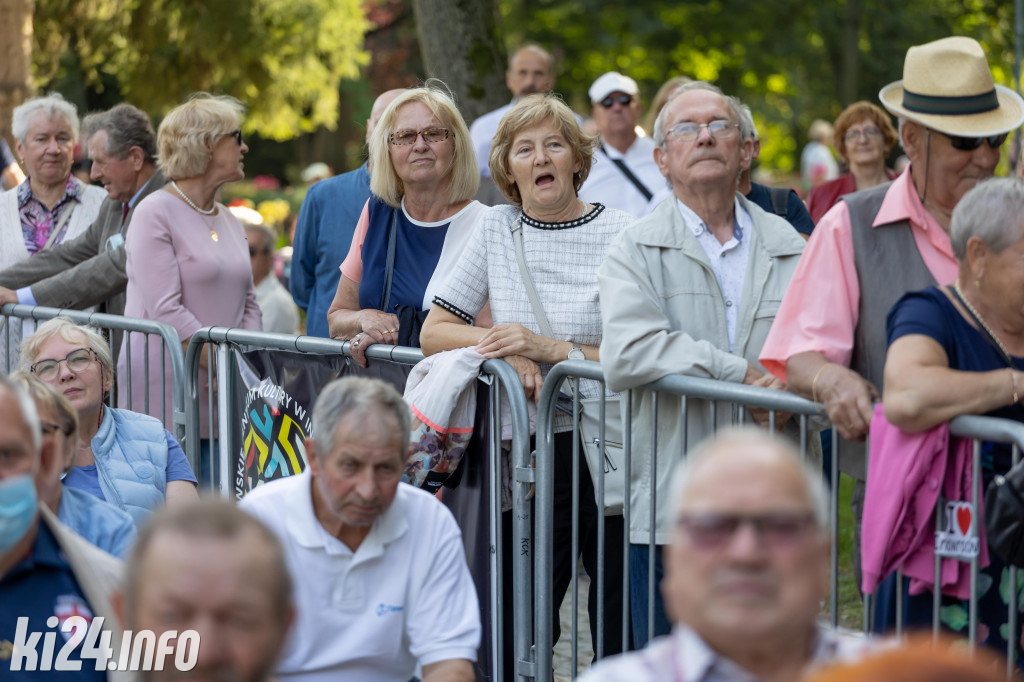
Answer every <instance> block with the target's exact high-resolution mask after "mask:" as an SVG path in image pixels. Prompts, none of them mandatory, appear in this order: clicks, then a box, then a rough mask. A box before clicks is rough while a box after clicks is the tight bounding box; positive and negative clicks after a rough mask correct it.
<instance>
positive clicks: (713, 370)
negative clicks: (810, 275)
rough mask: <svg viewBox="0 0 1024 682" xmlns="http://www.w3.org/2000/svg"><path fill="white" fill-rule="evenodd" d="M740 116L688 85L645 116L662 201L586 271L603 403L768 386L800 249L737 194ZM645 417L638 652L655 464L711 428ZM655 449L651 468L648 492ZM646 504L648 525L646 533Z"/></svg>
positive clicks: (633, 533)
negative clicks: (610, 394)
mask: <svg viewBox="0 0 1024 682" xmlns="http://www.w3.org/2000/svg"><path fill="white" fill-rule="evenodd" d="M741 107H742V104H741V103H740V102H739V100H737V99H736V98H734V97H727V96H725V95H724V94H723V93H722V92H721V90H719V89H718V88H716V87H715V86H713V85H710V84H708V83H704V82H695V83H688V84H686V85H683V86H681V87H680V88H679V89H678V90H677V91H676V93H675V94H673V95H672V98H671V99H669V101H668V103H667V104H666V105H665V108H664V109H662V111H661V113H660V114H659V115H658V119H657V121H656V122H655V125H654V140H655V142H656V143H657V144H658V146H657V147H656V148H655V150H654V158H655V159H656V160H657V163H658V167H659V169H660V171H661V174H662V175H664V176H665V177H666V178H668V180H669V182H670V183H671V185H672V191H673V196H672V197H670V198H669V199H666V200H665V201H663V202H662V203H661V204H660V205H659V206H658V207H657V208H656V209H655V210H654V212H653V213H651V214H650V215H648V216H647V217H645V218H642V219H641V220H639V221H637V222H636V223H634V224H633V225H631V226H630V227H628V228H626V229H625V230H623V231H622V232H621V233H620V234H619V236H618V237H617V238H616V240H615V241H614V242H612V245H611V247H610V248H609V250H608V254H607V256H606V257H605V260H604V263H603V264H602V265H601V269H600V270H599V273H598V278H599V280H598V281H599V285H600V297H601V317H602V321H603V324H604V336H603V338H602V341H601V364H602V367H603V369H604V372H605V377H606V380H607V382H608V387H609V388H610V389H611V390H613V391H621V390H624V389H628V388H635V387H637V386H643V385H644V384H647V383H650V382H652V381H656V380H658V379H660V378H662V377H664V376H667V375H670V374H687V375H690V376H698V377H707V378H712V379H717V380H719V381H734V382H742V383H745V384H752V385H757V386H775V387H781V383H780V382H778V381H777V380H775V379H774V378H773V377H771V376H770V375H766V374H765V373H764V371H763V370H762V369H761V367H760V366H759V365H758V363H757V355H758V353H760V352H761V345H762V343H763V342H764V338H765V336H767V334H768V330H769V328H770V327H771V323H772V318H773V317H774V314H775V310H776V308H778V304H779V301H780V300H781V299H782V295H783V293H784V292H785V291H786V287H787V286H788V284H789V280H790V277H791V276H792V274H793V272H794V271H795V270H796V265H797V261H798V260H799V258H800V254H801V253H802V252H803V249H804V240H803V238H802V237H801V236H800V235H799V233H797V232H796V230H794V229H793V227H792V226H791V225H790V224H789V223H787V222H786V221H785V220H783V219H782V218H780V217H779V216H776V215H773V214H769V213H768V212H766V211H764V210H763V209H761V208H760V207H758V206H757V205H756V204H754V203H753V202H751V201H750V200H748V199H747V198H745V197H744V196H743V195H741V194H739V193H738V192H737V188H738V183H739V176H740V171H741V170H742V169H744V168H747V167H749V165H750V161H751V157H752V155H753V141H752V137H751V135H750V134H749V132H748V131H747V130H745V127H746V126H745V123H744V120H745V119H744V118H743V116H742V109H741ZM654 409H655V403H654V400H653V395H652V394H651V393H649V392H644V393H642V394H641V395H640V396H639V398H638V399H634V401H633V418H634V421H633V431H632V434H633V459H632V465H633V470H632V472H631V476H632V484H631V488H630V493H631V496H630V510H631V513H630V542H631V543H633V544H632V547H631V549H630V556H631V561H630V583H631V586H630V589H631V599H630V605H631V607H632V614H633V632H634V642H635V643H636V644H637V645H638V646H640V645H642V644H643V643H644V642H645V641H646V640H647V634H648V627H649V620H648V609H647V601H648V570H649V568H652V569H653V571H654V573H655V579H656V580H660V572H661V568H660V563H661V562H660V559H659V558H658V557H659V556H660V554H659V552H656V553H655V556H656V561H655V562H654V566H653V567H649V566H648V564H649V558H648V557H649V550H648V543H649V542H653V543H655V544H656V545H659V546H661V545H665V544H666V543H667V542H668V540H669V537H670V535H671V512H670V509H669V499H670V498H669V470H670V468H671V465H672V455H669V454H667V453H673V454H674V453H679V452H684V451H685V449H686V448H687V446H688V445H690V444H695V443H697V442H698V441H699V440H700V439H702V438H703V437H704V436H706V435H707V434H708V433H710V432H711V431H712V430H713V429H714V421H715V420H714V413H713V411H712V410H711V409H710V406H709V405H708V404H706V403H704V404H701V403H700V402H699V401H690V402H689V403H688V409H687V413H686V414H687V423H685V424H684V423H682V421H681V420H680V419H679V415H680V413H681V412H680V410H681V405H680V400H679V398H678V397H672V396H664V395H663V396H660V398H659V401H658V403H657V414H658V424H659V428H658V430H657V434H655V433H653V432H652V429H651V413H652V411H653V410H654ZM729 412H730V411H729V410H728V409H723V410H719V411H718V413H719V414H722V415H727V414H729ZM753 416H754V418H755V419H760V420H764V417H765V415H763V414H759V413H758V414H754V415H753ZM782 421H783V420H781V419H780V420H779V422H780V423H781V422H782ZM788 428H790V429H793V428H795V425H794V424H789V425H788ZM655 437H656V438H657V452H658V453H660V455H661V456H660V457H659V458H658V461H657V465H656V467H657V468H656V471H657V474H656V478H657V482H656V486H655V489H654V490H652V484H651V469H652V466H653V465H652V462H651V455H650V452H651V443H652V442H653V439H654V438H655ZM655 492H656V493H657V500H658V505H657V519H656V523H655V527H654V528H651V527H650V518H651V513H650V509H651V499H652V496H653V495H654V493H655ZM653 609H654V614H655V618H654V634H664V633H666V632H667V631H668V627H669V626H668V621H667V619H666V618H665V616H664V612H663V610H662V609H661V605H660V603H658V604H655V605H654V606H653Z"/></svg>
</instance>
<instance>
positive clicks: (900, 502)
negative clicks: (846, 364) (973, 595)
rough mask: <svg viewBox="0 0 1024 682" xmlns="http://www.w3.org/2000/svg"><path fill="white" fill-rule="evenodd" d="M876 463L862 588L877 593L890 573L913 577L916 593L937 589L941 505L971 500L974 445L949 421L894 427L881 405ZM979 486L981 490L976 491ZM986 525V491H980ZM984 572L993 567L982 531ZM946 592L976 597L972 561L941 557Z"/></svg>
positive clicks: (874, 430)
mask: <svg viewBox="0 0 1024 682" xmlns="http://www.w3.org/2000/svg"><path fill="white" fill-rule="evenodd" d="M869 453H870V464H869V466H868V480H867V492H866V494H865V497H864V522H863V523H864V525H863V532H862V533H861V570H862V573H863V575H862V585H861V589H862V590H863V591H864V592H865V593H871V592H874V590H875V587H876V586H877V585H878V583H879V582H881V581H882V580H883V579H884V578H885V577H886V576H888V575H889V574H890V573H891V572H893V571H895V570H897V569H899V570H902V571H903V574H904V575H906V576H907V577H908V578H910V579H911V580H910V593H911V594H921V593H922V592H926V591H931V590H932V587H933V584H934V582H935V504H936V503H937V502H938V499H939V494H940V491H941V494H942V495H943V496H944V497H945V498H946V499H947V500H964V501H966V500H970V490H971V453H972V442H971V441H970V440H966V439H956V440H954V441H953V442H952V443H951V442H950V437H949V424H941V425H939V426H936V427H935V428H932V429H929V430H928V431H924V432H922V433H907V432H905V431H902V430H900V429H898V428H896V427H895V426H893V425H892V424H890V423H889V422H888V421H887V420H886V418H885V413H884V411H883V407H882V403H878V404H877V405H876V406H875V415H874V419H873V420H872V421H871V442H870V450H869ZM978 487H979V488H980V485H979V486H978ZM977 494H978V498H977V499H978V520H977V524H976V527H977V528H984V525H983V523H982V509H981V501H982V492H981V491H980V490H978V493H977ZM978 565H979V567H983V566H987V565H988V547H987V543H986V542H985V534H984V532H982V533H981V546H980V552H979V556H978ZM940 575H941V582H942V593H943V594H946V595H951V596H955V597H958V598H960V599H967V598H969V597H970V579H971V570H970V564H969V563H964V562H961V561H958V560H956V559H943V560H942V569H941V574H940Z"/></svg>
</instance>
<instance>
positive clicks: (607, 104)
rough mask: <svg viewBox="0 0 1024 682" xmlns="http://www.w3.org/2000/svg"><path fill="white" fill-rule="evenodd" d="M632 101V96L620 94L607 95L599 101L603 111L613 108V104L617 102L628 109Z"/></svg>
mask: <svg viewBox="0 0 1024 682" xmlns="http://www.w3.org/2000/svg"><path fill="white" fill-rule="evenodd" d="M632 101H633V95H627V94H626V93H622V94H621V95H608V96H607V97H605V98H604V99H603V100H601V106H602V107H604V108H605V109H611V108H612V107H613V106H615V103H616V102H618V103H619V104H621V105H622V106H624V107H628V106H629V105H630V103H631V102H632Z"/></svg>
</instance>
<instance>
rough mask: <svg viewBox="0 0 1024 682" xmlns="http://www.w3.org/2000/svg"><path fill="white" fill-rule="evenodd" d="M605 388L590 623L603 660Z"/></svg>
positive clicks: (600, 432)
mask: <svg viewBox="0 0 1024 682" xmlns="http://www.w3.org/2000/svg"><path fill="white" fill-rule="evenodd" d="M605 409H606V407H605V388H604V384H603V383H602V384H601V409H600V411H599V415H600V418H601V423H600V425H599V428H598V438H600V439H601V442H600V444H599V446H598V454H599V455H600V457H599V459H598V461H599V462H600V463H601V465H600V466H599V467H598V470H597V474H596V475H597V495H598V500H597V623H591V624H590V627H591V630H596V631H597V647H596V649H595V652H594V653H595V655H596V656H597V658H599V659H601V658H604V614H605V603H604V581H605V574H604V560H605V541H604V531H605V522H604V478H605V471H604V462H605V458H606V457H607V455H606V454H605V447H606V445H607V444H606V443H605V435H604V428H605ZM573 440H574V441H579V438H573ZM590 473H591V479H593V477H594V472H590ZM590 589H594V583H593V582H591V583H590ZM595 625H596V626H597V627H596V628H595V627H594V626H595Z"/></svg>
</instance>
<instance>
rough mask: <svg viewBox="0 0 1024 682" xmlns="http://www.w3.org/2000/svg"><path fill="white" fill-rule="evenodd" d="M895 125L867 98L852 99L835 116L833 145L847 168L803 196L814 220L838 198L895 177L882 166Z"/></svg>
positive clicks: (894, 139) (892, 142) (815, 221)
mask: <svg viewBox="0 0 1024 682" xmlns="http://www.w3.org/2000/svg"><path fill="white" fill-rule="evenodd" d="M896 138H897V135H896V129H895V128H893V127H892V123H891V122H890V121H889V115H888V114H886V113H885V112H884V111H882V110H881V109H880V108H878V107H877V106H875V105H874V104H872V103H871V102H854V103H853V104H851V105H850V106H848V107H846V108H845V109H843V113H841V114H839V118H837V119H836V132H835V138H834V142H835V148H836V152H838V154H839V157H840V158H841V159H842V160H843V162H844V163H845V164H846V165H847V166H848V167H849V169H850V170H849V171H848V172H846V173H844V174H843V175H840V176H839V177H838V178H836V179H835V180H832V181H830V182H826V183H824V184H822V185H818V186H817V187H815V188H814V189H812V190H811V193H810V194H809V195H808V197H807V211H808V212H809V213H810V214H811V220H813V221H814V223H815V224H817V223H818V220H820V219H821V216H823V215H825V214H826V213H827V212H828V210H829V209H830V208H832V207H833V206H834V205H835V204H836V202H837V201H839V198H840V197H842V196H844V195H846V194H849V193H851V192H856V191H858V190H862V189H868V188H869V187H875V186H877V185H881V184H882V183H883V182H889V181H890V180H892V179H893V178H895V177H896V173H895V172H894V171H892V170H890V169H889V168H886V166H885V157H886V156H888V155H889V152H890V151H891V150H892V146H893V145H894V144H895V143H896Z"/></svg>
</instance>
